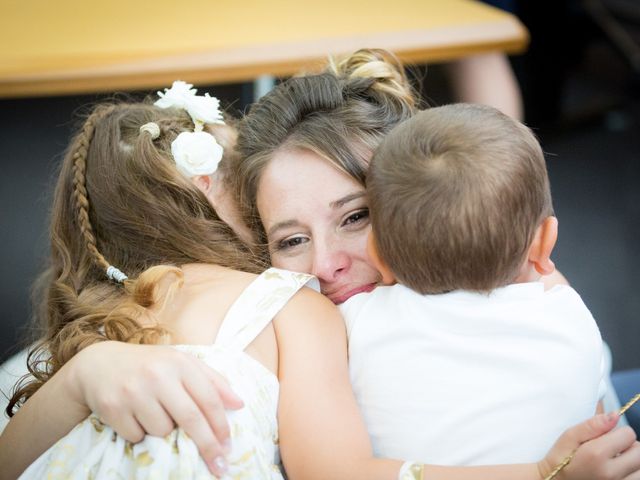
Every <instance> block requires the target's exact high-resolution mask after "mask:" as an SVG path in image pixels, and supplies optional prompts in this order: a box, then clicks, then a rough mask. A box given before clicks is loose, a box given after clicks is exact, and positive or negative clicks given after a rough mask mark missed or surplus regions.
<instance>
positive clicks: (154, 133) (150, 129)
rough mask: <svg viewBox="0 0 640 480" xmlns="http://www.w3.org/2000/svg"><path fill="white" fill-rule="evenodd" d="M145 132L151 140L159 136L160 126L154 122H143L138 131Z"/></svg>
mask: <svg viewBox="0 0 640 480" xmlns="http://www.w3.org/2000/svg"><path fill="white" fill-rule="evenodd" d="M142 132H147V133H148V134H149V135H151V140H155V139H156V138H158V137H159V136H160V127H159V126H158V124H157V123H156V122H149V123H145V124H144V125H142V126H141V127H140V133H142Z"/></svg>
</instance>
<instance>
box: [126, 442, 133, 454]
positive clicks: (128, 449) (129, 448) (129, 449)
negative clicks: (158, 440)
mask: <svg viewBox="0 0 640 480" xmlns="http://www.w3.org/2000/svg"><path fill="white" fill-rule="evenodd" d="M124 456H125V457H127V458H133V444H132V443H131V442H130V441H128V440H127V441H126V442H125V443H124Z"/></svg>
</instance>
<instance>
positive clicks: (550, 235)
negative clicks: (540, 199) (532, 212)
mask: <svg viewBox="0 0 640 480" xmlns="http://www.w3.org/2000/svg"><path fill="white" fill-rule="evenodd" d="M557 239H558V219H557V218H556V217H547V218H545V219H544V221H543V222H542V223H541V224H540V226H538V229H537V230H536V233H535V235H534V236H533V243H532V244H531V246H530V247H529V257H528V258H529V261H530V262H531V263H532V264H533V265H534V267H535V269H536V271H537V272H538V273H539V274H541V275H549V274H551V273H553V271H554V270H555V268H556V266H555V265H554V263H553V262H552V261H551V252H552V251H553V247H555V245H556V240H557Z"/></svg>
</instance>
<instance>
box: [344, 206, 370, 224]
mask: <svg viewBox="0 0 640 480" xmlns="http://www.w3.org/2000/svg"><path fill="white" fill-rule="evenodd" d="M368 219H369V209H368V208H364V209H362V210H358V211H357V212H354V213H352V214H351V215H349V216H348V217H347V218H346V219H345V221H344V222H343V225H352V224H356V223H362V222H364V221H365V220H368Z"/></svg>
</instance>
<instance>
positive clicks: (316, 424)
mask: <svg viewBox="0 0 640 480" xmlns="http://www.w3.org/2000/svg"><path fill="white" fill-rule="evenodd" d="M274 325H275V328H276V335H277V338H278V348H279V357H280V358H279V377H280V403H279V406H278V424H279V431H280V450H281V454H282V459H283V462H284V465H285V469H286V470H287V474H288V476H289V478H291V479H292V480H295V479H297V478H305V479H316V478H317V479H326V478H331V479H336V480H340V479H343V478H344V479H395V478H397V476H398V472H399V469H400V466H401V464H402V462H401V461H399V460H384V459H375V458H372V455H373V454H372V449H371V444H370V441H369V437H368V434H367V432H366V429H365V425H364V422H363V419H362V417H361V415H360V412H359V410H358V406H357V403H356V401H355V398H354V395H353V391H352V389H351V384H350V381H349V373H348V366H347V341H346V334H345V328H344V323H343V321H342V319H341V318H340V315H339V312H338V311H337V309H336V308H335V306H334V305H333V304H332V303H331V302H329V301H328V300H327V299H326V298H324V297H321V296H320V295H318V294H317V293H315V292H312V291H310V290H308V289H303V290H302V291H301V292H300V293H298V294H297V295H296V296H295V297H294V298H293V299H292V300H291V301H290V302H289V304H287V306H286V307H285V308H284V309H283V311H282V312H281V313H280V314H279V315H278V317H277V318H276V321H275V322H274ZM417 420H419V419H417ZM616 422H617V416H615V415H613V416H606V415H600V416H597V417H594V418H593V419H591V420H589V421H587V422H583V423H581V424H579V425H577V426H576V427H574V428H572V429H569V430H568V431H567V432H565V433H564V434H563V435H562V436H561V437H560V439H559V440H558V442H556V445H555V446H554V448H553V449H552V450H551V451H550V452H549V454H548V455H547V456H546V457H545V459H543V460H542V461H541V462H539V463H538V464H523V465H500V466H481V467H443V466H434V465H426V466H425V467H424V470H423V472H424V478H425V479H436V478H437V479H442V480H476V479H477V480H481V479H482V480H485V479H487V478H491V479H493V480H513V479H514V478H517V479H519V480H528V479H531V480H541V479H542V478H543V477H544V475H546V474H548V473H549V472H550V471H551V470H552V469H553V467H555V465H557V464H559V463H560V462H561V461H562V460H563V459H564V458H565V456H566V455H568V454H569V453H571V452H572V451H574V450H575V449H577V451H576V454H575V457H574V458H573V460H572V462H571V465H570V467H568V468H567V469H565V470H566V471H564V472H563V473H562V474H561V475H560V476H558V477H557V478H558V480H560V479H563V480H568V479H576V480H577V479H580V480H586V479H594V480H595V479H627V478H628V479H631V478H633V479H636V480H637V479H638V478H640V472H638V470H639V469H640V446H638V445H636V444H634V440H635V436H634V435H633V431H632V430H631V429H629V428H628V427H627V428H626V429H617V430H615V431H612V432H610V433H606V432H609V430H611V429H612V428H613V427H614V425H615V424H616ZM418 423H419V422H417V424H418ZM605 433H606V435H603V434H605ZM487 435H491V432H487ZM596 437H598V438H596ZM591 439H595V440H591ZM589 440H591V441H589ZM582 444H583V445H582ZM580 445H582V446H580ZM579 446H580V448H578V447H579ZM621 452H622V453H621ZM633 472H636V473H633ZM631 474H633V476H629V475H631Z"/></svg>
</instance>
